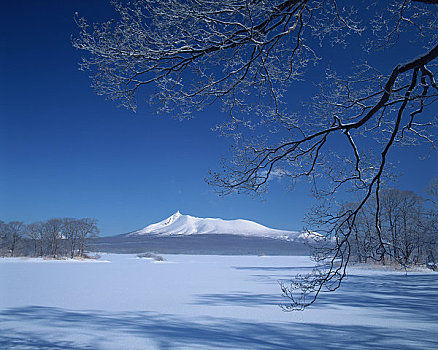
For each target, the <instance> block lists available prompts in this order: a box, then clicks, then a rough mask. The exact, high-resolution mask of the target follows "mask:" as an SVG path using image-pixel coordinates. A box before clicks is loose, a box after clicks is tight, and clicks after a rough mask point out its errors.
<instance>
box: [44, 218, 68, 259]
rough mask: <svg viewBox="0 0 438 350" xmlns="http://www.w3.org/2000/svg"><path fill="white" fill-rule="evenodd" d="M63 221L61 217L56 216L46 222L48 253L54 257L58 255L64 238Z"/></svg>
mask: <svg viewBox="0 0 438 350" xmlns="http://www.w3.org/2000/svg"><path fill="white" fill-rule="evenodd" d="M63 226H64V225H63V221H62V219H59V218H54V219H50V220H47V221H46V222H44V228H45V231H46V235H47V243H48V254H50V255H51V256H52V257H53V258H56V257H58V253H59V252H58V248H59V243H60V240H61V239H62V230H63Z"/></svg>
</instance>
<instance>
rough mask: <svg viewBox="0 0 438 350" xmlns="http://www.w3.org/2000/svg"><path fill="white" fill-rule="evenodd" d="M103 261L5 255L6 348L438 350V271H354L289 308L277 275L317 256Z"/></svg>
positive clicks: (2, 327) (1, 326) (1, 273)
mask: <svg viewBox="0 0 438 350" xmlns="http://www.w3.org/2000/svg"><path fill="white" fill-rule="evenodd" d="M164 258H165V259H166V261H165V262H154V261H153V260H152V259H139V258H137V257H136V256H135V255H122V254H120V255H117V254H104V255H103V256H102V259H101V260H102V261H109V263H108V262H107V263H96V262H95V261H80V262H78V261H74V262H71V263H69V262H68V261H62V262H59V261H44V263H40V262H38V259H31V260H22V259H8V258H5V259H0V281H1V284H0V348H1V349H14V350H16V349H19V350H21V349H80V350H81V349H99V350H106V349H176V350H180V349H203V350H204V349H251V350H254V349H266V350H267V349H436V348H438V322H437V321H438V274H437V273H420V272H418V273H412V274H409V275H407V276H406V275H405V274H404V273H403V272H400V273H399V272H391V271H384V270H376V269H366V270H364V269H360V268H359V269H358V268H354V269H352V270H351V271H350V275H349V277H348V279H347V280H346V281H345V282H344V284H343V285H342V288H341V289H339V290H338V291H336V292H334V293H326V294H323V295H321V297H320V299H319V301H318V302H317V303H316V304H315V305H314V306H313V307H311V308H310V309H307V310H306V311H304V312H294V313H285V312H283V311H281V310H280V308H279V307H278V304H279V303H282V302H285V300H283V298H282V297H281V295H280V294H281V293H280V290H279V286H278V280H284V279H287V278H289V277H290V276H293V275H295V274H297V273H300V272H301V273H302V272H308V271H310V269H311V267H312V262H311V261H310V259H309V258H308V257H293V256H292V257H281V256H279V257H273V256H264V257H257V256H190V255H164Z"/></svg>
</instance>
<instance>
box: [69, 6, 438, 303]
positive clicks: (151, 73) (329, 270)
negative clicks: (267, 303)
mask: <svg viewBox="0 0 438 350" xmlns="http://www.w3.org/2000/svg"><path fill="white" fill-rule="evenodd" d="M114 6H115V9H116V11H117V12H118V15H119V18H118V20H117V21H108V22H105V23H102V24H94V25H91V26H90V25H89V24H88V23H87V21H86V20H85V19H83V18H79V17H78V16H76V20H77V23H78V26H79V28H80V33H79V36H78V37H77V38H74V39H73V45H74V46H75V47H76V48H78V49H81V50H83V51H85V52H86V53H87V57H85V58H84V59H83V61H82V64H81V68H82V69H89V70H91V71H92V72H93V78H92V79H93V86H94V88H95V90H96V92H97V93H98V94H100V95H105V96H107V97H108V98H109V99H111V100H116V101H118V102H119V103H121V104H122V105H123V106H125V107H127V108H129V109H132V110H135V109H136V94H137V93H138V92H139V91H140V89H141V88H143V87H146V86H148V85H153V86H154V87H155V89H154V91H155V92H154V93H153V94H152V97H151V101H152V102H159V103H160V105H159V110H160V111H164V112H169V113H172V114H174V115H175V116H177V117H181V118H184V117H191V116H192V114H193V113H194V112H196V111H201V110H202V109H203V108H204V107H205V106H206V105H209V104H212V103H219V102H220V103H222V104H223V106H224V109H225V110H227V111H228V112H229V115H230V118H229V119H227V120H225V121H224V123H223V124H221V125H220V126H219V127H218V129H219V131H220V132H222V133H223V134H225V135H232V136H233V137H234V141H235V142H236V147H234V150H235V154H234V158H233V159H232V160H231V161H230V162H225V163H224V164H223V170H222V171H220V172H212V173H211V176H210V177H209V182H210V183H211V184H213V185H215V186H217V188H218V189H219V191H221V192H222V193H230V192H234V191H243V192H246V191H256V192H260V191H263V190H264V189H266V186H267V185H268V180H269V178H271V177H272V176H274V175H275V176H278V175H280V176H283V177H284V178H287V179H290V180H291V181H296V180H298V179H302V178H304V179H305V178H308V179H310V181H311V182H312V184H314V192H315V194H316V195H317V197H318V198H319V199H320V200H321V202H322V204H321V206H320V207H319V209H318V210H317V212H320V214H321V216H320V218H319V219H318V220H317V221H315V222H314V224H316V223H317V224H318V225H316V226H315V227H311V228H309V229H312V230H317V231H319V232H325V233H326V234H327V236H329V237H331V239H333V240H334V241H335V242H336V243H335V245H334V247H331V248H330V247H326V249H324V250H322V251H323V252H324V253H323V254H321V251H320V252H319V253H318V254H317V256H318V259H319V260H320V261H321V263H323V264H322V266H324V268H323V269H322V268H321V267H318V268H317V269H316V270H315V271H314V272H313V273H311V274H310V275H308V276H301V277H300V278H298V279H297V280H295V281H293V282H292V283H291V285H290V286H289V287H286V286H283V291H284V294H285V295H286V296H287V297H288V298H290V301H291V303H290V305H289V306H288V309H290V310H294V309H302V308H304V307H306V306H308V305H310V304H312V303H313V302H314V301H315V300H316V297H317V296H318V294H319V293H320V292H321V291H325V290H327V291H332V290H335V289H337V288H338V287H339V285H340V283H341V281H342V280H343V278H344V277H345V275H346V268H347V265H348V262H349V259H350V253H351V241H352V239H353V237H352V235H353V228H354V227H355V223H356V220H358V217H359V215H360V213H361V211H362V210H363V208H364V207H365V206H366V204H367V203H368V202H369V201H371V200H373V201H374V202H375V205H374V207H375V211H374V219H373V221H374V223H373V225H374V227H375V230H373V232H371V231H370V235H371V234H372V236H370V237H369V241H370V242H371V244H372V249H373V251H374V253H373V255H374V256H375V257H376V259H383V257H384V256H385V255H386V253H387V249H388V245H387V244H386V242H385V240H384V237H383V233H382V227H381V210H382V206H381V202H380V189H381V187H382V185H383V181H384V179H385V177H386V176H388V175H389V174H390V171H389V169H388V163H389V161H390V150H391V149H392V148H393V147H394V146H397V145H404V144H406V143H409V144H416V143H419V142H426V143H429V144H431V145H432V147H434V142H435V141H436V138H437V132H436V125H437V124H436V120H435V119H434V118H433V116H431V115H430V110H431V109H432V108H433V107H431V106H432V105H433V103H434V102H435V101H436V99H437V97H438V86H437V84H436V82H435V74H436V70H437V69H436V63H437V58H438V45H437V44H438V30H437V28H438V12H437V11H438V1H436V0H393V1H391V2H375V3H369V2H368V1H359V0H357V1H346V0H345V1H341V0H273V1H263V0H262V1H237V0H225V1H220V2H212V1H209V0H188V1H186V0H169V1H159V0H143V1H140V0H137V1H133V2H130V3H128V4H126V5H123V4H119V3H116V4H115V5H114ZM351 36H354V40H351V39H350V37H351ZM400 42H403V43H406V42H407V43H409V44H408V45H404V46H403V48H404V49H405V51H403V54H406V50H407V51H409V52H408V54H407V55H406V56H407V57H400V48H399V47H398V46H397V45H399V43H400ZM321 45H323V46H324V45H325V46H326V47H327V46H328V47H332V50H339V49H342V48H344V47H345V46H351V45H356V46H355V47H356V48H361V50H360V55H359V56H360V58H364V57H365V58H366V61H364V62H363V63H359V64H355V65H352V68H351V72H352V73H351V74H347V73H346V70H344V71H343V72H341V73H336V72H334V71H332V70H327V73H326V80H325V82H324V83H323V84H321V86H320V91H319V92H318V93H316V94H315V96H314V98H313V99H310V100H309V102H308V103H307V104H305V105H304V106H303V107H302V108H301V109H300V110H299V111H296V112H290V106H288V100H287V99H288V95H287V91H288V89H293V87H294V85H293V84H294V83H295V82H297V81H300V80H303V79H306V74H307V73H306V72H307V70H306V69H307V68H308V67H309V66H312V65H314V64H316V63H318V62H319V59H320V57H319V54H322V53H323V52H324V51H322V50H320V46H321ZM352 51H353V50H350V52H352ZM383 55H385V56H383ZM382 57H392V58H393V63H392V67H393V68H389V69H388V68H387V67H386V68H385V67H384V68H383V69H387V71H380V69H379V67H377V66H373V65H371V64H370V63H368V62H373V61H379V59H381V58H382ZM409 57H410V58H409ZM407 58H408V59H407ZM406 59H407V61H406ZM147 91H148V92H149V91H151V90H147ZM432 111H433V109H432ZM349 191H355V192H356V196H357V198H360V200H358V201H357V204H356V205H355V206H354V207H351V208H345V210H342V206H341V205H336V203H337V202H336V201H335V199H333V198H332V197H335V198H336V196H337V195H338V194H339V193H348V192H349ZM335 207H336V208H335ZM325 209H329V210H330V212H326V211H325V212H323V210H325ZM334 212H336V213H337V214H336V215H334V214H330V213H334ZM297 292H298V293H297Z"/></svg>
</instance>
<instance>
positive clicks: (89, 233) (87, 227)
mask: <svg viewBox="0 0 438 350" xmlns="http://www.w3.org/2000/svg"><path fill="white" fill-rule="evenodd" d="M77 225H78V237H77V239H78V249H79V256H81V257H83V256H84V253H85V250H86V248H87V241H88V239H90V238H96V237H98V235H99V228H98V227H97V219H90V218H84V219H80V220H78V222H77Z"/></svg>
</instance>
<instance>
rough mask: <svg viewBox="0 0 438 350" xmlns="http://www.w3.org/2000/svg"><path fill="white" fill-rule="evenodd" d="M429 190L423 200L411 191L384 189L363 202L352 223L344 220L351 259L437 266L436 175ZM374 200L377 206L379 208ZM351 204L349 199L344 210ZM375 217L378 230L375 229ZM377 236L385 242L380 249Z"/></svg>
mask: <svg viewBox="0 0 438 350" xmlns="http://www.w3.org/2000/svg"><path fill="white" fill-rule="evenodd" d="M428 194H429V195H430V197H431V198H429V199H427V200H426V199H424V198H423V197H421V196H419V195H417V194H415V193H414V192H411V191H402V190H398V189H387V190H382V191H381V193H380V194H379V196H380V198H379V201H370V202H369V203H367V205H365V206H363V207H362V209H361V210H360V211H359V213H358V216H357V219H356V220H355V221H354V223H350V222H345V224H344V225H345V230H351V232H352V239H351V240H350V250H351V256H350V258H351V260H353V261H357V262H369V261H379V262H382V263H383V264H385V263H393V262H395V263H398V264H401V265H404V266H407V265H421V264H429V265H431V266H434V267H435V268H436V263H437V261H438V260H437V259H438V210H437V209H438V179H434V181H433V182H432V183H431V185H430V186H429V188H428ZM376 203H379V206H380V207H379V208H378V210H377V208H376V206H377V204H376ZM354 205H355V203H348V204H346V205H345V206H344V210H348V209H349V207H351V208H352V207H354ZM376 213H378V215H376ZM376 220H378V224H379V225H377V227H379V228H380V232H376V230H377V229H376ZM378 237H380V238H378ZM378 239H379V240H381V241H382V242H384V246H383V249H382V248H379V242H378V241H377V240H378Z"/></svg>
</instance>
